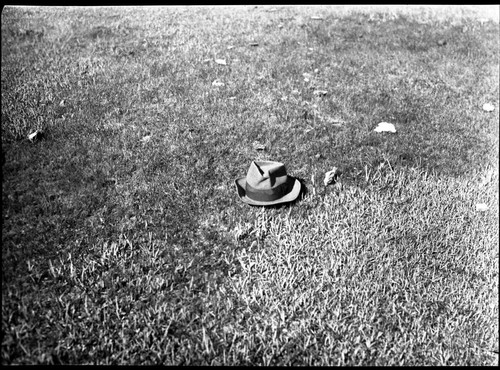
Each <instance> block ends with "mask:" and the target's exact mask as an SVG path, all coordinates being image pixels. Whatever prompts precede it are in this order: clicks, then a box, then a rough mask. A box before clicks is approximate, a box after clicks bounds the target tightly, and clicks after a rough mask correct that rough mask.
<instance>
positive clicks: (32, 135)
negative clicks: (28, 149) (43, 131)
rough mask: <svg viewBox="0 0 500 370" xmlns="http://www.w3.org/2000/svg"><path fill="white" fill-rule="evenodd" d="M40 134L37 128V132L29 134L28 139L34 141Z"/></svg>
mask: <svg viewBox="0 0 500 370" xmlns="http://www.w3.org/2000/svg"><path fill="white" fill-rule="evenodd" d="M37 136H38V130H36V131H35V132H32V133H31V134H29V135H28V140H29V141H31V142H33V141H34V140H35V139H36V138H37Z"/></svg>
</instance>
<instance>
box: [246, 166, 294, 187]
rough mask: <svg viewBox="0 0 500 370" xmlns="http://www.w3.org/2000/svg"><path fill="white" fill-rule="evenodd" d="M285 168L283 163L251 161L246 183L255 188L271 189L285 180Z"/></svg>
mask: <svg viewBox="0 0 500 370" xmlns="http://www.w3.org/2000/svg"><path fill="white" fill-rule="evenodd" d="M287 178H288V176H287V174H286V168H285V165H284V164H283V163H280V162H271V161H261V162H256V161H253V162H252V164H251V165H250V168H249V169H248V173H247V179H246V180H247V185H250V187H252V188H253V189H256V190H272V189H274V188H277V187H279V186H281V185H283V184H284V183H286V182H287Z"/></svg>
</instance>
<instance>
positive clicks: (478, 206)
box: [476, 203, 489, 212]
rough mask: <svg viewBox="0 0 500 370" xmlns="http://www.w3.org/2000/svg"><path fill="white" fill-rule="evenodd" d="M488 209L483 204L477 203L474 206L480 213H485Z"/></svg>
mask: <svg viewBox="0 0 500 370" xmlns="http://www.w3.org/2000/svg"><path fill="white" fill-rule="evenodd" d="M488 209H489V207H488V205H487V204H484V203H478V204H476V210H478V211H480V212H485V211H487V210H488Z"/></svg>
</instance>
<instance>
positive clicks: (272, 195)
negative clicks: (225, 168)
mask: <svg viewBox="0 0 500 370" xmlns="http://www.w3.org/2000/svg"><path fill="white" fill-rule="evenodd" d="M234 182H235V184H236V189H237V190H238V196H239V197H240V198H241V200H242V201H244V202H245V203H248V204H251V205H254V206H271V205H275V204H280V203H287V202H291V201H294V200H295V199H297V197H298V196H299V194H300V189H301V184H300V181H299V180H297V179H296V178H294V177H291V176H288V175H287V173H286V168H285V165H284V164H283V163H280V162H271V161H262V162H256V161H252V163H251V164H250V168H249V169H248V172H247V177H241V178H239V179H236V180H235V181H234Z"/></svg>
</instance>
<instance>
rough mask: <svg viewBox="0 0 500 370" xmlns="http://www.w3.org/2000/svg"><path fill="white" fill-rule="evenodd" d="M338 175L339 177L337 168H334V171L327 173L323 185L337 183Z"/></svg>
mask: <svg viewBox="0 0 500 370" xmlns="http://www.w3.org/2000/svg"><path fill="white" fill-rule="evenodd" d="M338 175H339V172H338V169H337V167H333V169H332V170H331V171H328V172H327V173H325V178H324V180H323V184H324V185H325V186H328V185H330V184H333V183H334V182H335V181H336V179H337V177H338Z"/></svg>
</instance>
